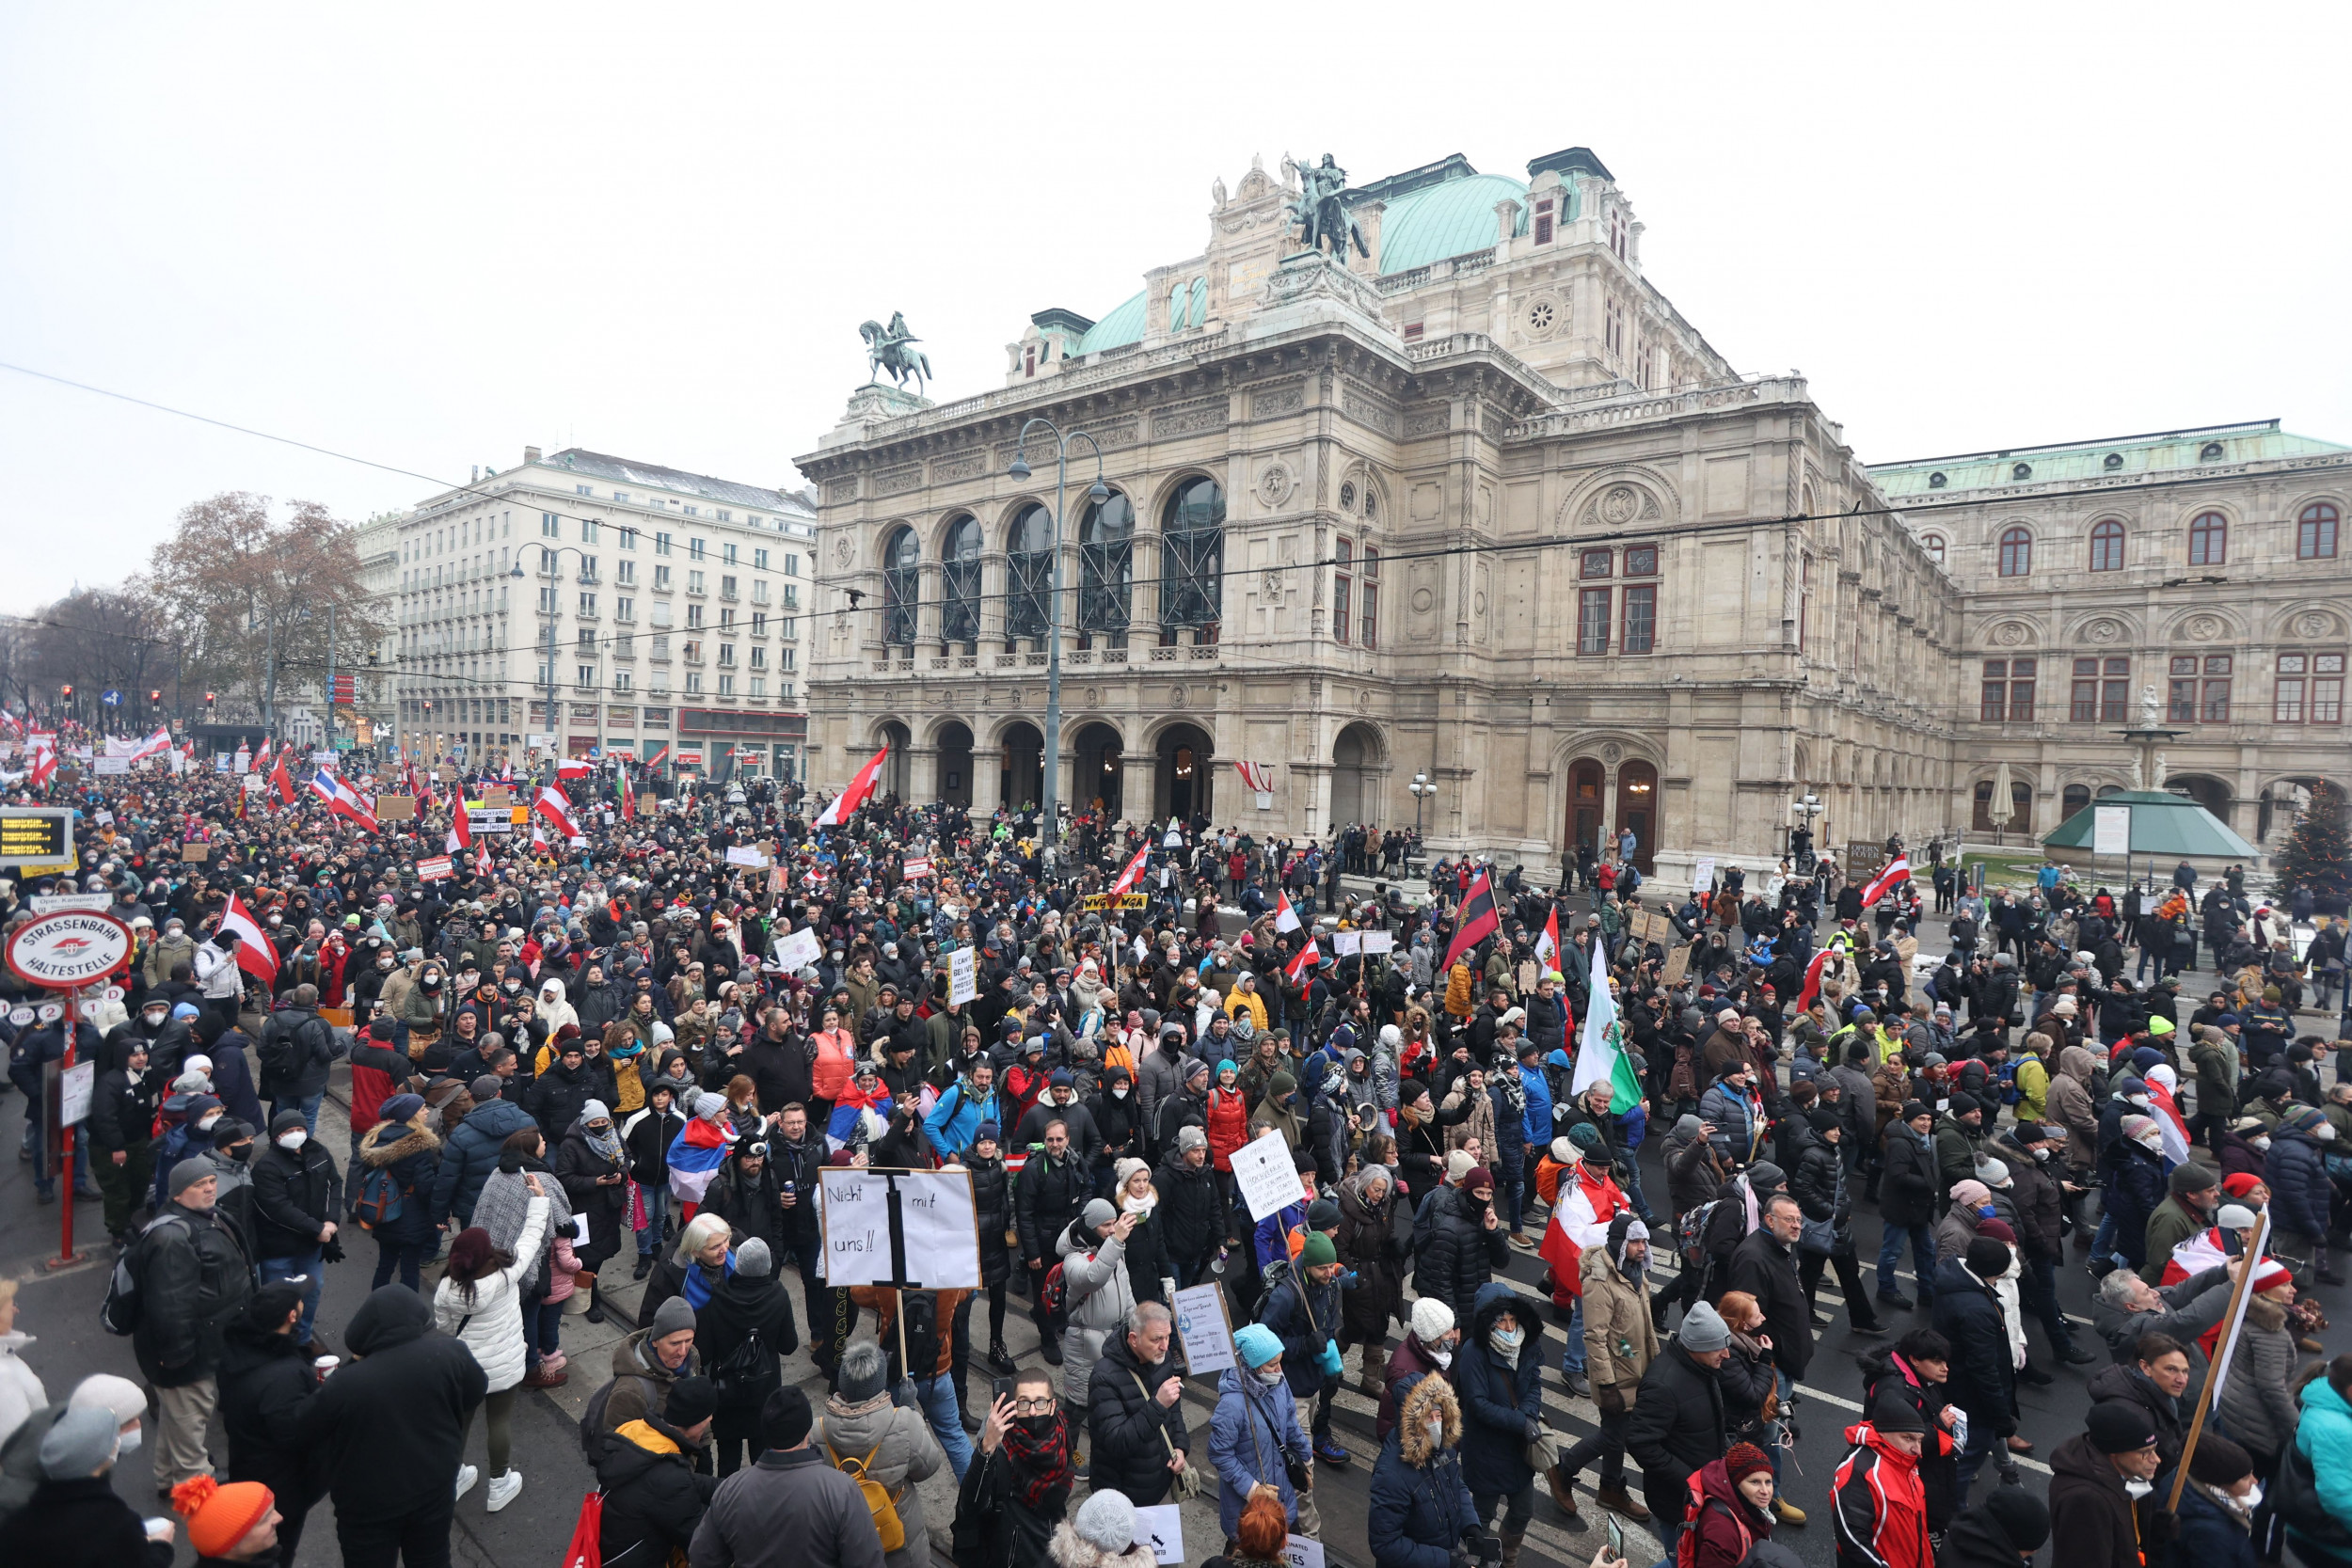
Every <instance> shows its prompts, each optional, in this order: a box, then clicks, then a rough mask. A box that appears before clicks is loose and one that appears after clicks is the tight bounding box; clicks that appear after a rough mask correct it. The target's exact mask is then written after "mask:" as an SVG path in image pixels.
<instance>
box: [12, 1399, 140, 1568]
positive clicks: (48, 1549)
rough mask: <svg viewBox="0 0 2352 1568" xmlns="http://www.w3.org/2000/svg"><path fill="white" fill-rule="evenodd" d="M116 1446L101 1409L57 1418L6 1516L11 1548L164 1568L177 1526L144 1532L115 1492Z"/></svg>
mask: <svg viewBox="0 0 2352 1568" xmlns="http://www.w3.org/2000/svg"><path fill="white" fill-rule="evenodd" d="M120 1447H121V1444H120V1439H119V1436H118V1434H117V1432H116V1428H115V1422H114V1418H113V1416H112V1415H111V1414H110V1413H109V1412H107V1411H105V1410H102V1409H87V1408H86V1409H80V1410H68V1411H67V1412H66V1413H65V1414H64V1415H63V1416H61V1417H59V1418H57V1421H56V1424H55V1425H54V1426H52V1427H51V1428H50V1429H49V1432H48V1434H47V1435H46V1436H44V1437H43V1438H42V1439H41V1443H40V1474H41V1482H40V1487H39V1489H38V1490H36V1491H35V1492H34V1493H33V1496H32V1499H31V1501H29V1502H28V1503H26V1504H25V1506H24V1509H23V1510H21V1511H20V1512H19V1513H18V1514H17V1516H16V1518H14V1519H13V1520H11V1521H10V1522H9V1532H8V1545H9V1548H10V1551H11V1555H12V1556H16V1557H19V1558H20V1559H21V1560H24V1561H26V1562H43V1563H60V1564H64V1563H92V1564H97V1563H103V1564H108V1565H109V1568H111V1565H113V1564H122V1565H124V1568H133V1565H137V1568H170V1564H171V1560H172V1541H173V1539H174V1537H175V1535H176V1533H177V1527H175V1526H173V1525H171V1524H169V1523H163V1524H159V1525H157V1526H156V1527H155V1528H154V1529H153V1531H152V1532H150V1531H149V1530H148V1528H146V1527H145V1526H143V1525H142V1524H141V1523H140V1521H139V1516H138V1514H137V1513H136V1512H135V1511H134V1510H133V1509H132V1507H131V1505H130V1504H129V1503H127V1502H124V1501H123V1500H122V1498H121V1497H120V1496H119V1494H118V1493H117V1492H116V1490H115V1485H114V1481H113V1477H112V1474H111V1472H112V1471H113V1469H114V1467H115V1463H116V1461H117V1459H118V1458H119V1457H120Z"/></svg>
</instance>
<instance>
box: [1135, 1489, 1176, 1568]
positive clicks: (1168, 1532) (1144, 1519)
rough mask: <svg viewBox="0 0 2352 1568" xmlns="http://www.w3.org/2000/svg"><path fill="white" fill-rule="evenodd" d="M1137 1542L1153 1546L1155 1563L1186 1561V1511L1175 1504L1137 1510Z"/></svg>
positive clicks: (1162, 1504) (1163, 1504)
mask: <svg viewBox="0 0 2352 1568" xmlns="http://www.w3.org/2000/svg"><path fill="white" fill-rule="evenodd" d="M1136 1541H1137V1542H1144V1541H1149V1542H1150V1543H1151V1544H1152V1561H1153V1562H1182V1561H1184V1510H1183V1509H1182V1508H1179V1507H1178V1506H1177V1505H1176V1504H1174V1503H1160V1504H1157V1505H1156V1506H1154V1507H1152V1508H1138V1509H1136Z"/></svg>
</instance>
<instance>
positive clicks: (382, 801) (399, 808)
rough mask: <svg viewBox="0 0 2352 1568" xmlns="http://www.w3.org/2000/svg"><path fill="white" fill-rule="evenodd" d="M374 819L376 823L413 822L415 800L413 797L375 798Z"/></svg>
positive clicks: (384, 796) (415, 813)
mask: <svg viewBox="0 0 2352 1568" xmlns="http://www.w3.org/2000/svg"><path fill="white" fill-rule="evenodd" d="M375 819H376V820H377V821H378V822H414V821H415V820H416V819H417V798H416V797H415V796H413V795H379V796H377V797H376V798H375Z"/></svg>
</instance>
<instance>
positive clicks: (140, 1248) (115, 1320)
mask: <svg viewBox="0 0 2352 1568" xmlns="http://www.w3.org/2000/svg"><path fill="white" fill-rule="evenodd" d="M167 1225H176V1226H178V1227H180V1228H181V1229H183V1230H185V1229H187V1228H188V1222H187V1221H186V1220H185V1219H183V1218H182V1217H181V1216H180V1215H178V1214H158V1215H156V1216H155V1218H153V1219H151V1220H150V1221H148V1222H147V1228H146V1229H144V1230H141V1231H140V1232H139V1236H138V1240H137V1241H135V1242H134V1243H132V1244H131V1245H129V1246H127V1247H125V1248H124V1249H123V1251H122V1256H121V1257H119V1258H118V1259H115V1267H114V1273H113V1274H112V1275H108V1276H107V1279H106V1299H105V1300H104V1301H103V1302H101V1303H100V1304H99V1307H98V1324H99V1326H100V1327H101V1328H103V1329H104V1330H105V1331H106V1332H107V1333H109V1334H112V1335H116V1336H118V1337H127V1336H129V1335H132V1334H135V1333H137V1332H138V1327H139V1320H140V1319H141V1318H142V1317H143V1316H145V1315H146V1302H145V1299H144V1297H143V1295H142V1293H141V1285H142V1283H143V1281H142V1279H141V1276H142V1275H145V1274H146V1273H147V1260H148V1259H149V1258H150V1257H151V1256H152V1255H153V1251H154V1249H153V1247H152V1246H151V1245H150V1244H149V1242H148V1238H149V1237H150V1236H151V1235H153V1234H154V1233H155V1231H156V1230H157V1229H158V1228H160V1227H163V1226H167Z"/></svg>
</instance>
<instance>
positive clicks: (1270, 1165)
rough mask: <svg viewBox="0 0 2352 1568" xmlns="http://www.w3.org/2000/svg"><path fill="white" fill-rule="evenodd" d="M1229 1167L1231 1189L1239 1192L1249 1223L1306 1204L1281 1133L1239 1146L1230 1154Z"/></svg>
mask: <svg viewBox="0 0 2352 1568" xmlns="http://www.w3.org/2000/svg"><path fill="white" fill-rule="evenodd" d="M1232 1164H1233V1182H1234V1185H1236V1186H1238V1187H1239V1188H1240V1189H1241V1196H1242V1201H1243V1202H1244V1203H1247V1204H1248V1206H1249V1217H1250V1218H1251V1219H1253V1220H1262V1219H1264V1218H1265V1217H1266V1216H1267V1215H1268V1214H1276V1213H1279V1212H1281V1211H1283V1210H1284V1209H1287V1208H1289V1207H1290V1206H1291V1205H1292V1204H1295V1203H1304V1202H1306V1201H1307V1189H1306V1188H1304V1187H1302V1186H1300V1185H1299V1184H1298V1170H1297V1167H1295V1165H1293V1164H1291V1146H1290V1145H1289V1144H1287V1143H1284V1142H1283V1141H1282V1134H1281V1133H1279V1132H1272V1131H1268V1132H1265V1133H1263V1135H1262V1136H1260V1137H1257V1138H1255V1139H1253V1140H1251V1141H1250V1142H1248V1143H1246V1144H1244V1145H1242V1146H1241V1148H1237V1149H1235V1150H1233V1161H1232Z"/></svg>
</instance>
